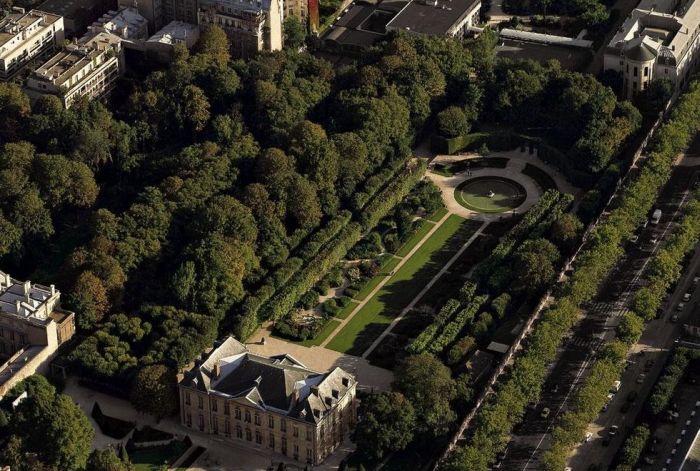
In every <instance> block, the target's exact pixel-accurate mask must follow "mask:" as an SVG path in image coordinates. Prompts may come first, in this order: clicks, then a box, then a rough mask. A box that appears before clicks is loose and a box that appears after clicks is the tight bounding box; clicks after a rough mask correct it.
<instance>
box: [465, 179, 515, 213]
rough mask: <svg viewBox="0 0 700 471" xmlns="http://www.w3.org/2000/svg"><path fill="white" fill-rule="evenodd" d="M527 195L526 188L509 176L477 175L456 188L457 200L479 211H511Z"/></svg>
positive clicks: (468, 207)
mask: <svg viewBox="0 0 700 471" xmlns="http://www.w3.org/2000/svg"><path fill="white" fill-rule="evenodd" d="M490 193H492V194H490ZM526 197H527V193H526V192H525V189H524V188H523V187H522V186H521V185H520V184H518V183H516V182H515V181H513V180H510V179H508V178H500V177H477V178H473V179H471V180H467V181H465V182H463V183H461V184H460V185H459V186H458V187H457V188H455V199H456V200H457V202H458V203H459V204H461V205H462V206H464V207H465V208H467V209H470V210H472V211H476V212H479V213H503V212H506V211H510V210H512V209H514V208H517V207H518V206H520V205H521V204H522V203H523V201H525V198H526Z"/></svg>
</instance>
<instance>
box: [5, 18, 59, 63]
mask: <svg viewBox="0 0 700 471" xmlns="http://www.w3.org/2000/svg"><path fill="white" fill-rule="evenodd" d="M60 19H61V17H60V16H58V15H52V14H51V13H45V12H42V11H39V10H31V11H30V12H28V13H24V12H21V11H13V12H11V13H9V14H8V15H7V16H5V17H4V18H2V19H1V20H0V55H2V54H3V53H4V52H5V50H6V48H12V45H13V40H15V43H14V44H17V43H19V42H23V41H25V40H27V39H28V38H26V37H22V35H20V33H21V32H22V31H24V30H26V29H27V28H29V27H31V26H33V25H35V24H38V25H40V26H48V25H52V24H54V23H55V22H57V21H59V20H60ZM12 49H14V48H12Z"/></svg>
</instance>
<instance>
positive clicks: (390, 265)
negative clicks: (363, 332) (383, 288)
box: [337, 257, 401, 319]
mask: <svg viewBox="0 0 700 471" xmlns="http://www.w3.org/2000/svg"><path fill="white" fill-rule="evenodd" d="M400 261H401V259H400V258H396V257H391V258H387V259H386V260H385V261H384V262H383V263H382V265H381V268H380V270H381V271H380V272H379V274H378V275H376V276H373V277H372V278H370V279H369V280H367V283H365V284H364V285H363V286H362V288H360V291H359V292H358V293H357V294H356V295H355V299H356V300H358V301H364V299H365V298H366V297H367V296H369V293H371V292H372V290H373V289H374V288H376V287H377V285H378V284H379V283H381V281H382V280H383V279H384V278H386V276H387V275H388V274H389V273H391V272H392V271H393V270H394V268H396V265H398V264H399V262H400ZM348 314H349V313H348ZM337 317H340V316H337ZM345 317H347V314H346V316H345ZM343 319H344V318H343Z"/></svg>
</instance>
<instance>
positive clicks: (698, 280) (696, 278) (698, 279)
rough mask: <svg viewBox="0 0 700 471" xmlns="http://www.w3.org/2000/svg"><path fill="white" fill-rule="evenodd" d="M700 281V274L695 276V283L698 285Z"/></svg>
mask: <svg viewBox="0 0 700 471" xmlns="http://www.w3.org/2000/svg"><path fill="white" fill-rule="evenodd" d="M698 283H700V276H696V277H694V278H693V284H694V285H697V284H698Z"/></svg>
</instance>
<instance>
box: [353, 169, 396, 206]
mask: <svg viewBox="0 0 700 471" xmlns="http://www.w3.org/2000/svg"><path fill="white" fill-rule="evenodd" d="M404 168H405V162H404V161H402V160H397V161H395V162H392V163H391V164H390V166H389V167H386V168H383V169H382V170H380V171H379V172H377V173H376V174H375V175H372V176H371V177H369V178H368V179H367V180H365V183H364V185H363V187H362V190H358V191H356V192H355V194H353V196H352V200H351V201H350V208H351V209H352V210H353V211H359V210H361V209H362V208H364V207H365V205H366V204H367V202H368V201H369V200H370V199H372V197H373V196H374V195H376V194H377V193H378V192H379V190H381V189H382V188H384V187H385V186H386V185H387V184H388V183H389V182H391V181H392V179H393V178H394V177H395V176H396V175H398V174H400V173H402V170H403V169H404Z"/></svg>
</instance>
